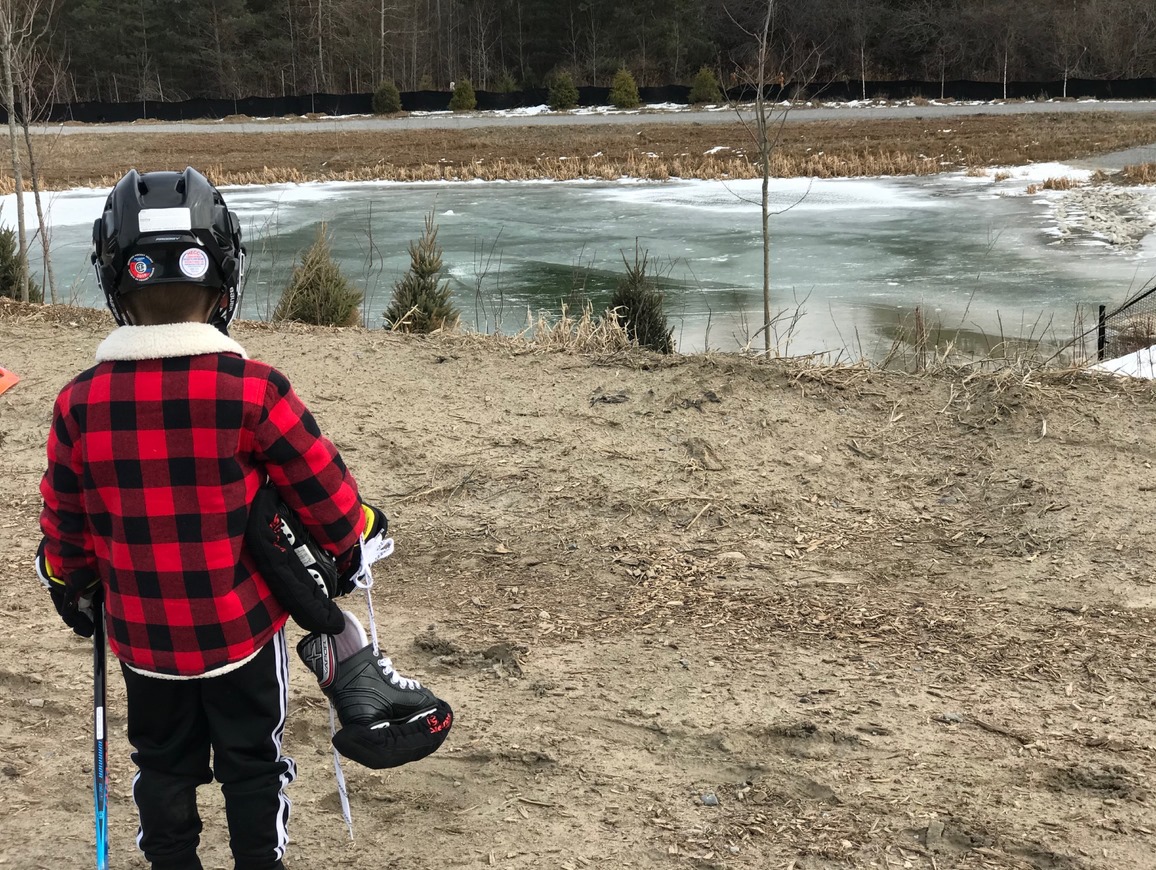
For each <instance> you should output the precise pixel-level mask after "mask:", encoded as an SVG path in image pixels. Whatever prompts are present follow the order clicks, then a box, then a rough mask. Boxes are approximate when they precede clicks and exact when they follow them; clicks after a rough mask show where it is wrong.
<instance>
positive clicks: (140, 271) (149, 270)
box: [128, 254, 156, 281]
mask: <svg viewBox="0 0 1156 870" xmlns="http://www.w3.org/2000/svg"><path fill="white" fill-rule="evenodd" d="M155 271H156V266H154V265H153V261H152V260H151V259H149V258H148V257H146V256H145V255H144V254H134V255H133V256H132V258H131V259H129V261H128V273H129V274H130V275H132V277H133V279H134V280H136V281H147V280H148V279H149V278H151V277H152V276H153V272H155Z"/></svg>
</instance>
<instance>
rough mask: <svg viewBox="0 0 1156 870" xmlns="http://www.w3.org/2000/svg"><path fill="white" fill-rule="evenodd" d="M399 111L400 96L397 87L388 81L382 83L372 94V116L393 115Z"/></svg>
mask: <svg viewBox="0 0 1156 870" xmlns="http://www.w3.org/2000/svg"><path fill="white" fill-rule="evenodd" d="M400 111H401V94H400V93H398V90H397V85H395V84H394V83H393V82H390V81H385V82H382V83H381V84H380V85H378V86H377V90H376V91H374V92H373V114H375V115H393V114H396V113H397V112H400Z"/></svg>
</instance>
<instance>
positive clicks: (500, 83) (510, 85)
mask: <svg viewBox="0 0 1156 870" xmlns="http://www.w3.org/2000/svg"><path fill="white" fill-rule="evenodd" d="M493 89H494V90H495V91H496V92H497V93H499V94H512V93H514V91H516V90H518V82H517V80H516V79H515V78H514V77H513V76H512V75H510V71H509V70H508V69H504V70H502V71H501V72H500V73H499V74H498V77H497V78H496V79H494V84H493Z"/></svg>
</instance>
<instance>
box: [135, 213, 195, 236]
mask: <svg viewBox="0 0 1156 870" xmlns="http://www.w3.org/2000/svg"><path fill="white" fill-rule="evenodd" d="M137 226H139V227H140V231H141V232H142V233H165V232H173V231H174V230H178V231H188V230H191V229H192V228H193V213H192V212H191V211H189V210H188V209H187V208H142V209H141V210H140V212H139V214H138V215H137Z"/></svg>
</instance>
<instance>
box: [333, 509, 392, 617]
mask: <svg viewBox="0 0 1156 870" xmlns="http://www.w3.org/2000/svg"><path fill="white" fill-rule="evenodd" d="M361 512H362V513H363V514H365V528H364V529H362V530H361V544H360V545H359V546H356V547H354V548H353V551H352V552H351V553H349V555H348V556H347V557H346V559H344V560H342V564H343V565H344V568H343V570H342V571H341V574H340V575H339V576H338V578H337V593H336V595H335V597H340V596H342V595H348V594H349V593H350V592H352V591H353V590H354V589H356V588H357V584H356V583H354V581H355V580H356V579H357V577H359V576H360V575H361V554H362V550H363V549H364V552H365V556H366V558H367V559H368V561H369V564H371V565H372V564H373V563H374V562H376V561H377V560H378V559H383V558H385V557H386V556H388V555H389V554H390V553H392V552H393V541H391V540H390V539H389V537H388V536H389V519H388V518H387V517H386V515H385V511H383V510H381V509H380V508H375V507H374V506H373V505H368V504H365V503H364V502H362V504H361ZM387 542H388V543H387Z"/></svg>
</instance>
